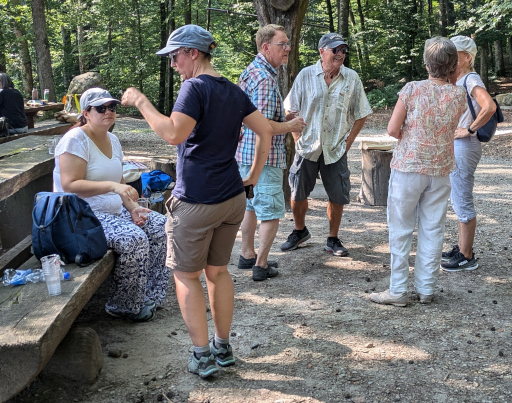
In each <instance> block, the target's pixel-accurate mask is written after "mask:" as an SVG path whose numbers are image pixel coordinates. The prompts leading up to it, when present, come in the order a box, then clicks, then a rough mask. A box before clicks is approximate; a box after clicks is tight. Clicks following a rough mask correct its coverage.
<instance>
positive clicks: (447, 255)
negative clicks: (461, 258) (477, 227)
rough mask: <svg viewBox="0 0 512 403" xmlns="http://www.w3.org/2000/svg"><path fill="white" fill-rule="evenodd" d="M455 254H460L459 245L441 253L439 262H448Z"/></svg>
mask: <svg viewBox="0 0 512 403" xmlns="http://www.w3.org/2000/svg"><path fill="white" fill-rule="evenodd" d="M457 252H460V249H459V245H455V246H454V247H453V248H452V250H451V251H449V252H443V254H442V256H441V261H443V262H449V261H450V260H451V259H452V258H453V257H454V256H455V255H456V254H457Z"/></svg>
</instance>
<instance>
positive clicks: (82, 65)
mask: <svg viewBox="0 0 512 403" xmlns="http://www.w3.org/2000/svg"><path fill="white" fill-rule="evenodd" d="M76 5H77V11H78V16H79V17H78V21H77V26H76V41H77V42H78V46H77V47H78V69H79V71H80V74H84V73H86V72H87V71H88V69H89V66H88V63H87V57H86V55H85V45H84V42H85V29H84V26H83V19H82V18H81V17H80V16H81V15H82V14H83V13H84V12H85V10H84V9H83V8H84V7H82V0H77V2H76Z"/></svg>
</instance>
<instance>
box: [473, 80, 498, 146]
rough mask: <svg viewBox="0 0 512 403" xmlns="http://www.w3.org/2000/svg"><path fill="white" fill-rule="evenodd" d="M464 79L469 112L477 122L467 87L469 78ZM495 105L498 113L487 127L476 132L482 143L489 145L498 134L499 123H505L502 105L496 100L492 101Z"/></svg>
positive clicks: (489, 121) (492, 117) (488, 122)
mask: <svg viewBox="0 0 512 403" xmlns="http://www.w3.org/2000/svg"><path fill="white" fill-rule="evenodd" d="M469 74H476V73H469ZM469 74H468V75H467V76H466V78H465V79H464V88H465V89H466V96H467V98H468V106H469V110H470V111H471V115H472V116H473V120H476V113H475V108H473V102H471V97H470V96H469V92H468V87H467V86H466V82H467V80H468V76H469ZM492 100H493V101H494V103H495V104H496V112H494V115H492V116H491V118H490V119H489V120H488V121H487V123H486V124H485V125H483V126H482V127H481V128H480V129H478V130H477V131H476V137H477V138H478V140H480V142H482V143H487V142H489V141H491V139H492V136H494V133H496V127H497V126H498V123H501V122H503V121H504V118H503V113H502V112H501V108H500V105H499V104H498V102H496V100H495V99H494V98H493V99H492Z"/></svg>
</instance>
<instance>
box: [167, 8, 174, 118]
mask: <svg viewBox="0 0 512 403" xmlns="http://www.w3.org/2000/svg"><path fill="white" fill-rule="evenodd" d="M175 8H176V2H175V0H169V2H168V3H167V12H168V13H169V35H170V34H171V33H172V32H173V31H174V30H175V29H176V18H175V12H176V10H175ZM167 71H168V72H169V75H168V77H167V91H166V92H167V105H166V115H170V114H171V111H172V108H173V106H174V69H171V65H170V63H167Z"/></svg>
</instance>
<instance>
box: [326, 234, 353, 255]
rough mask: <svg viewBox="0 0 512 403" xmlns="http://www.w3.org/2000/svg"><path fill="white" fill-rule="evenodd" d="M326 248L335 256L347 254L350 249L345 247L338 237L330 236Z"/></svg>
mask: <svg viewBox="0 0 512 403" xmlns="http://www.w3.org/2000/svg"><path fill="white" fill-rule="evenodd" d="M325 250H326V251H327V252H331V253H332V254H333V255H334V256H347V255H348V249H347V248H345V247H344V246H343V245H342V244H341V241H340V239H339V238H338V237H331V236H330V237H329V238H327V245H325Z"/></svg>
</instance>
